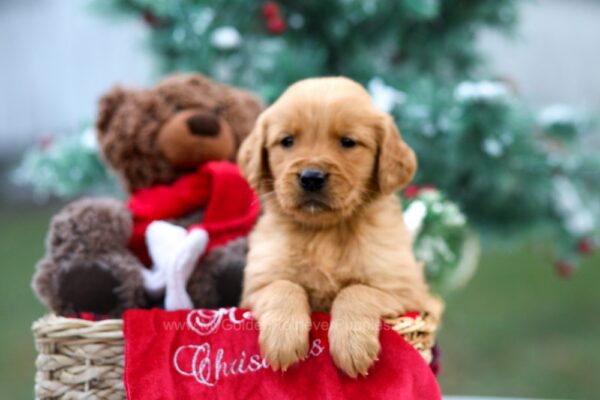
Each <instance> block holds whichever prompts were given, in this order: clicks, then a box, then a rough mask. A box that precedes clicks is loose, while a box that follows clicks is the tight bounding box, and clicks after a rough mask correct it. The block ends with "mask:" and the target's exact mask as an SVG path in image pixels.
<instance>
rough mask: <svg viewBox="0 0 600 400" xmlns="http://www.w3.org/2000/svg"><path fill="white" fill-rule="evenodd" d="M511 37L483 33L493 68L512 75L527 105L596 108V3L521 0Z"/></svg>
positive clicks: (599, 35)
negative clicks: (515, 31)
mask: <svg viewBox="0 0 600 400" xmlns="http://www.w3.org/2000/svg"><path fill="white" fill-rule="evenodd" d="M522 11H523V12H522V14H521V15H522V16H521V25H520V27H519V32H518V34H517V37H516V38H515V39H514V40H506V39H505V38H501V37H498V36H497V35H490V34H488V35H483V37H482V40H481V47H482V49H483V50H484V51H485V52H486V53H488V54H489V55H490V62H491V65H492V67H493V69H494V70H495V71H498V72H499V73H500V74H501V75H503V76H509V77H511V78H512V79H514V80H515V81H516V82H517V84H518V87H519V89H520V92H521V94H522V95H523V96H524V97H525V98H526V99H527V100H529V102H530V103H531V104H533V105H537V106H543V105H547V104H551V103H556V102H566V103H568V104H572V105H579V106H588V107H593V108H594V109H596V110H598V111H600V1H597V0H537V1H536V0H534V1H530V0H528V1H523V5H522Z"/></svg>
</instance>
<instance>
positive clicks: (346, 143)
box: [340, 136, 356, 149]
mask: <svg viewBox="0 0 600 400" xmlns="http://www.w3.org/2000/svg"><path fill="white" fill-rule="evenodd" d="M340 144H341V145H342V147H344V148H346V149H350V148H352V147H354V146H356V141H355V140H354V139H351V138H349V137H348V136H344V137H342V138H341V139H340Z"/></svg>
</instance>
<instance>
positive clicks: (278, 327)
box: [259, 316, 310, 371]
mask: <svg viewBox="0 0 600 400" xmlns="http://www.w3.org/2000/svg"><path fill="white" fill-rule="evenodd" d="M309 329H310V317H308V316H306V317H287V318H263V319H262V320H261V321H260V336H259V343H260V351H261V354H262V355H263V357H264V358H265V359H266V360H267V362H268V363H269V365H270V366H271V368H273V370H275V371H278V370H282V371H285V370H287V368H288V367H289V366H290V365H292V364H294V363H296V362H298V361H300V360H302V359H304V358H305V357H306V356H307V354H308V350H309V337H308V331H309Z"/></svg>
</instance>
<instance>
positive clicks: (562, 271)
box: [556, 260, 575, 278]
mask: <svg viewBox="0 0 600 400" xmlns="http://www.w3.org/2000/svg"><path fill="white" fill-rule="evenodd" d="M574 271H575V267H574V266H573V264H571V263H570V262H568V261H565V260H561V261H558V262H557V263H556V272H557V273H558V275H559V276H560V277H561V278H570V277H571V275H573V272H574Z"/></svg>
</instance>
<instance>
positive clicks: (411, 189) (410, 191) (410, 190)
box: [404, 185, 421, 199]
mask: <svg viewBox="0 0 600 400" xmlns="http://www.w3.org/2000/svg"><path fill="white" fill-rule="evenodd" d="M420 190H421V189H420V188H419V187H418V186H417V185H410V186H407V187H406V189H404V197H406V198H407V199H412V198H413V197H417V195H418V194H419V191H420Z"/></svg>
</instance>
